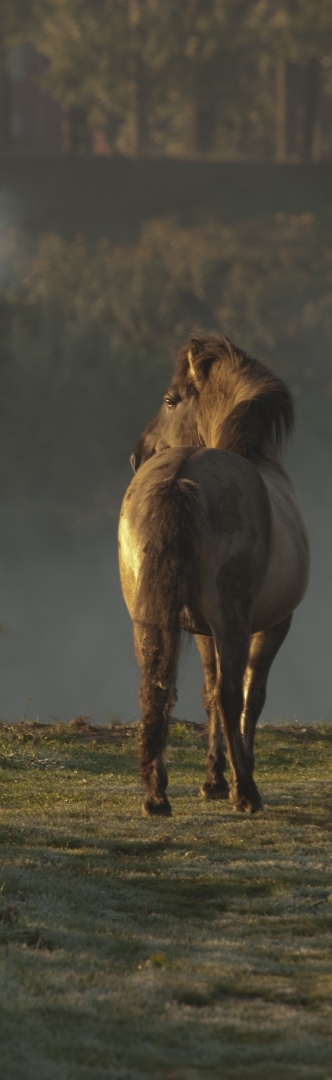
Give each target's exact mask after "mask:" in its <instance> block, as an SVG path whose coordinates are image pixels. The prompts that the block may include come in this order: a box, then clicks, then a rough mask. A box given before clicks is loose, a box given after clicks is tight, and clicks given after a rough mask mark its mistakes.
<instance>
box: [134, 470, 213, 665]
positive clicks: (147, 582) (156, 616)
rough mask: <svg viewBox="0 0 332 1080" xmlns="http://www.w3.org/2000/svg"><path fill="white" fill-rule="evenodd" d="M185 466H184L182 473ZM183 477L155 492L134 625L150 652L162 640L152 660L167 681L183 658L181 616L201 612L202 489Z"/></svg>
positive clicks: (149, 511) (148, 517)
mask: <svg viewBox="0 0 332 1080" xmlns="http://www.w3.org/2000/svg"><path fill="white" fill-rule="evenodd" d="M191 452H193V451H191ZM189 456H190V454H189V453H187V455H186V457H189ZM183 464H184V463H183V460H182V463H181V465H182V468H183ZM179 471H180V470H179V469H178V470H177V473H176V475H173V476H172V477H171V478H170V479H166V480H162V481H158V483H157V484H156V486H154V488H153V493H151V496H150V498H149V500H148V507H147V513H146V517H145V522H144V525H143V529H144V535H145V536H146V538H147V542H146V548H145V555H144V560H143V563H142V568H141V574H140V579H139V583H138V592H137V603H136V614H135V622H136V623H137V624H140V627H141V630H142V631H143V628H144V633H145V639H146V642H148V641H149V642H150V643H151V646H152V642H153V641H155V643H156V642H157V640H158V636H159V642H160V644H159V648H156V644H155V647H154V649H153V648H152V654H153V653H154V658H153V655H151V664H152V666H154V667H155V671H154V675H155V678H157V679H165V678H167V676H168V672H169V669H170V666H171V667H172V658H173V657H174V654H175V652H176V651H177V653H178V643H179V638H180V622H179V616H180V612H181V611H182V609H183V608H185V607H187V608H189V610H190V611H191V612H193V611H195V610H197V606H198V605H197V590H198V583H199V578H200V574H199V563H200V544H199V529H198V519H199V516H200V507H201V497H200V490H199V487H198V485H196V484H195V483H194V482H193V481H192V480H189V479H186V478H185V477H181V475H179ZM148 647H149V646H148ZM151 675H152V671H151Z"/></svg>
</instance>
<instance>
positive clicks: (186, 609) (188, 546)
mask: <svg viewBox="0 0 332 1080" xmlns="http://www.w3.org/2000/svg"><path fill="white" fill-rule="evenodd" d="M293 428H294V402H293V398H292V394H291V392H290V390H289V388H288V387H287V385H286V384H285V382H284V381H283V380H282V379H281V378H279V377H278V376H277V375H276V374H275V373H274V372H273V371H272V370H271V369H270V368H268V367H267V366H266V365H265V364H264V363H262V362H261V361H259V360H256V359H254V358H253V357H251V356H249V355H248V354H247V353H246V352H244V351H243V350H242V349H240V348H238V347H237V346H235V345H234V344H232V342H231V341H230V340H229V339H228V338H219V337H217V336H216V335H213V334H209V335H206V336H199V335H195V336H193V337H192V338H191V339H190V340H189V342H188V343H187V345H186V346H185V347H184V348H183V349H182V351H181V353H180V355H179V358H178V361H177V365H176V368H175V372H174V376H173V378H172V381H171V384H170V386H169V388H168V390H167V393H166V394H165V397H164V402H163V404H162V405H161V408H160V409H159V411H158V413H157V415H156V416H155V418H154V419H153V420H152V421H151V423H150V424H149V425H148V427H147V428H146V430H145V431H144V432H143V434H142V436H141V438H140V439H139V442H138V443H137V446H136V448H135V450H134V452H133V455H132V458H131V462H132V466H133V468H134V472H135V476H134V478H133V480H132V482H131V484H130V486H129V488H128V490H127V492H126V494H125V496H124V500H123V504H122V509H121V514H120V523H119V565H120V577H121V584H122V590H123V595H124V599H125V602H126V604H127V607H128V610H129V613H130V615H131V618H132V621H133V629H134V643H135V651H136V656H137V659H138V662H139V665H140V668H141V683H140V693H139V697H140V706H141V711H142V721H141V724H140V730H139V746H140V751H139V756H140V769H141V775H142V779H143V782H144V783H145V786H146V789H147V796H146V800H145V803H144V811H145V813H146V814H148V815H154V814H159V815H169V814H171V812H172V811H171V806H170V803H169V800H168V798H167V794H166V789H167V784H168V777H167V773H166V769H165V765H164V761H163V752H164V749H165V745H166V741H167V732H168V720H169V714H170V711H171V709H172V708H173V706H174V704H175V701H176V676H177V667H178V660H179V652H180V636H181V631H182V630H185V631H187V632H188V633H190V634H194V635H195V638H196V642H197V646H198V650H199V653H200V656H201V660H202V663H203V670H204V687H203V701H204V705H205V709H206V712H207V717H208V738H209V743H208V753H207V775H206V780H205V782H204V784H203V787H202V789H201V791H202V794H203V795H204V796H205V798H206V799H226V798H230V800H231V802H232V804H233V807H234V808H235V809H237V810H239V811H241V812H247V813H254V812H256V811H258V810H260V809H262V808H263V804H262V799H261V795H260V793H259V791H258V788H257V786H256V783H255V780H254V777H253V772H254V739H255V729H256V724H257V721H258V718H259V716H260V714H261V711H262V708H263V705H264V702H265V698H266V685H267V679H268V674H269V671H270V668H271V664H272V662H273V660H274V657H275V656H276V654H277V652H278V650H279V649H280V646H281V645H282V643H283V641H284V640H285V637H286V635H287V633H288V631H289V628H290V624H291V621H292V615H293V612H294V610H295V608H296V607H297V605H298V604H299V603H300V601H301V600H302V597H303V595H304V593H305V591H306V588H307V584H308V578H309V560H310V555H309V541H308V536H307V532H306V527H305V524H304V520H303V517H302V512H301V509H300V506H299V503H298V500H297V497H296V494H295V491H294V488H293V485H292V483H291V480H290V478H289V476H288V475H287V473H286V471H285V469H284V467H283V465H282V464H281V460H280V452H281V449H282V446H283V443H284V441H285V440H286V439H287V438H288V437H289V436H290V435H291V434H292V432H293ZM224 743H226V749H227V752H228V758H229V764H230V773H231V784H230V787H229V785H228V782H227V780H226V777H225V775H224V772H225V765H226V758H225V753H224Z"/></svg>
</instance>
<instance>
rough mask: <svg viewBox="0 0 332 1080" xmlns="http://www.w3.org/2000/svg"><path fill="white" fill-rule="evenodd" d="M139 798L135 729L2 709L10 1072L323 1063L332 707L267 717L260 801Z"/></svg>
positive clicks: (179, 776) (184, 1073)
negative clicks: (307, 720)
mask: <svg viewBox="0 0 332 1080" xmlns="http://www.w3.org/2000/svg"><path fill="white" fill-rule="evenodd" d="M205 740H206V736H205V732H204V731H203V730H202V729H201V728H199V727H197V728H196V727H192V726H189V725H185V724H180V723H174V724H173V725H172V727H171V735H170V742H169V746H168V752H167V758H168V760H169V779H170V787H169V790H170V797H171V800H172V805H173V814H174V816H173V818H172V819H171V820H169V821H167V822H165V824H164V823H161V822H160V821H159V822H158V821H150V820H147V819H145V818H144V817H143V816H142V814H141V803H142V791H141V786H140V782H139V778H138V775H137V771H136V739H135V729H134V728H126V727H122V728H121V727H116V726H115V727H113V728H110V729H105V728H99V729H97V728H96V729H93V728H91V727H90V728H89V726H88V725H87V724H86V723H84V722H83V721H82V722H79V721H76V722H73V724H72V725H67V726H65V725H54V726H42V725H38V724H17V725H15V726H12V727H9V726H6V725H2V726H1V730H0V765H1V769H0V774H1V796H0V801H1V815H0V823H1V824H0V830H1V854H2V860H1V863H2V864H1V881H0V939H1V1017H0V1028H1V1030H0V1045H1V1078H2V1080H58V1078H59V1080H60V1078H61V1080H106V1078H107V1080H152V1078H156V1080H219V1078H222V1080H263V1078H264V1080H265V1077H269V1080H330V1078H331V1077H332V953H331V931H332V880H331V854H332V830H331V825H332V777H331V763H332V727H326V726H322V725H321V726H315V727H311V728H307V729H302V728H300V727H299V726H298V725H293V726H288V727H286V726H285V727H279V728H278V727H269V726H266V727H263V728H261V729H260V730H259V732H258V738H257V755H256V773H257V778H258V783H259V786H260V789H261V791H262V794H263V797H264V799H265V805H266V813H265V814H263V815H260V816H256V817H254V818H247V817H242V816H240V815H238V816H237V815H236V814H234V813H233V812H232V810H231V808H230V806H229V805H228V804H221V805H218V804H211V805H209V804H207V803H205V802H204V801H203V800H201V799H200V798H199V795H198V792H199V785H200V782H201V780H202V777H203V775H204V754H205Z"/></svg>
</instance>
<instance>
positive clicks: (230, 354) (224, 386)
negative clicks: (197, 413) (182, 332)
mask: <svg viewBox="0 0 332 1080" xmlns="http://www.w3.org/2000/svg"><path fill="white" fill-rule="evenodd" d="M190 383H191V384H193V387H195V386H196V388H200V389H201V388H202V387H203V386H204V387H205V390H206V391H207V393H205V394H204V395H202V398H201V400H202V407H204V403H205V407H206V409H207V410H208V412H209V413H210V412H211V415H212V414H213V416H214V421H216V420H217V427H218V420H219V419H220V438H219V439H218V445H219V446H221V447H222V448H223V449H226V450H232V451H233V452H235V453H237V454H241V455H242V456H243V457H247V458H249V459H251V460H257V459H259V458H260V459H262V458H264V457H265V456H266V455H267V453H268V447H270V448H271V444H272V445H274V446H275V448H276V450H279V449H280V448H281V447H282V444H283V442H284V441H285V440H286V439H287V438H288V437H289V436H290V435H291V434H292V432H293V430H294V419H295V410H294V400H293V396H292V394H291V391H290V390H289V388H288V386H287V385H286V383H285V382H284V381H283V379H281V378H280V377H279V376H278V375H276V374H275V372H274V371H272V369H271V368H269V367H267V365H266V364H264V363H262V361H261V360H256V359H255V358H254V357H252V356H250V355H249V353H246V352H244V351H243V349H239V348H238V347H237V346H236V345H233V344H232V342H231V341H230V340H229V338H219V337H217V335H216V334H209V335H207V336H205V337H200V336H195V337H192V338H191V339H190V341H189V342H188V343H187V345H186V346H184V348H183V349H182V350H181V352H180V355H179V357H178V361H177V365H176V369H175V374H174V378H173V381H172V385H173V386H175V387H177V388H178V390H179V391H180V392H184V391H185V389H186V388H187V389H188V386H189V385H190ZM209 386H210V388H211V393H209Z"/></svg>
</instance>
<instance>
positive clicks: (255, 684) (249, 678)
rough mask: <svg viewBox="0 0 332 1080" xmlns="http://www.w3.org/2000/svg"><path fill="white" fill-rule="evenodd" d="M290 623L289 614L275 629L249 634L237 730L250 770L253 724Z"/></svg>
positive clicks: (255, 721)
mask: <svg viewBox="0 0 332 1080" xmlns="http://www.w3.org/2000/svg"><path fill="white" fill-rule="evenodd" d="M291 621H292V615H289V616H288V618H287V619H284V621H283V622H282V623H279V625H278V626H273V627H271V629H270V630H262V631H261V632H260V633H258V634H253V636H252V639H251V645H250V653H249V660H248V667H247V671H246V676H245V690H244V699H245V701H244V709H243V713H242V717H241V730H242V734H243V738H244V743H245V748H246V751H247V755H248V757H249V760H250V762H251V767H252V769H254V739H255V731H256V724H257V720H258V719H259V717H260V714H261V712H262V709H263V706H264V703H265V698H266V684H267V679H268V674H269V671H270V668H271V664H272V663H273V660H274V658H275V656H276V655H277V652H278V651H279V649H280V646H281V645H282V643H283V641H284V640H285V637H286V635H287V634H288V631H289V627H290V624H291Z"/></svg>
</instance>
